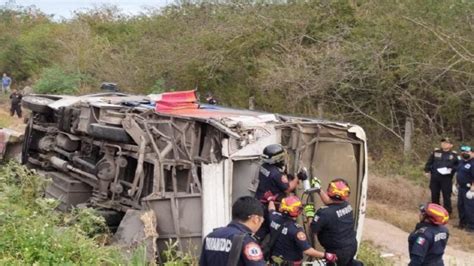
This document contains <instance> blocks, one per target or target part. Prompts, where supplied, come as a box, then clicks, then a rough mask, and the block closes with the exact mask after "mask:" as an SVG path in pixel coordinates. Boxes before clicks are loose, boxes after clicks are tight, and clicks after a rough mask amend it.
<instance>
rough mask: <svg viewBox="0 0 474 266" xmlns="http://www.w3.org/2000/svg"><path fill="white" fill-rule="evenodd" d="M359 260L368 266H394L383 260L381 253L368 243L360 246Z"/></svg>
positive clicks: (365, 242) (363, 242)
mask: <svg viewBox="0 0 474 266" xmlns="http://www.w3.org/2000/svg"><path fill="white" fill-rule="evenodd" d="M357 259H358V260H360V261H362V262H363V263H364V265H367V266H379V265H393V263H392V262H390V261H389V260H387V259H384V258H381V257H380V252H379V251H378V250H377V249H376V248H375V247H374V246H373V245H372V244H371V243H369V242H367V241H362V243H361V244H360V246H359V252H358V253H357Z"/></svg>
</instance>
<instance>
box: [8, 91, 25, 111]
mask: <svg viewBox="0 0 474 266" xmlns="http://www.w3.org/2000/svg"><path fill="white" fill-rule="evenodd" d="M21 98H23V96H22V95H21V93H19V92H18V91H17V90H16V89H13V92H12V94H10V101H11V107H10V116H14V115H15V113H16V115H17V116H18V118H21Z"/></svg>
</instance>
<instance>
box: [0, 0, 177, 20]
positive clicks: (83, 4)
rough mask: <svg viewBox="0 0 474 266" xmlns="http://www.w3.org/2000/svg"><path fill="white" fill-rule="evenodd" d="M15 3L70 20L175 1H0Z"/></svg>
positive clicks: (131, 13) (130, 11)
mask: <svg viewBox="0 0 474 266" xmlns="http://www.w3.org/2000/svg"><path fill="white" fill-rule="evenodd" d="M7 2H14V3H16V4H17V5H20V6H31V5H34V6H36V7H37V8H39V9H40V10H41V11H43V12H44V13H46V14H49V15H51V14H54V15H55V18H61V17H64V18H70V17H72V11H74V10H84V9H89V8H93V7H95V6H101V5H104V4H112V5H115V6H117V7H118V8H119V9H120V10H122V11H123V12H124V13H125V14H129V15H133V14H138V13H139V12H140V11H143V8H146V7H152V8H159V7H163V6H165V5H167V4H168V3H173V2H174V1H173V0H36V1H34V0H0V3H1V4H5V3H7Z"/></svg>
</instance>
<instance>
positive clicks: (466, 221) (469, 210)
mask: <svg viewBox="0 0 474 266" xmlns="http://www.w3.org/2000/svg"><path fill="white" fill-rule="evenodd" d="M461 158H462V160H461V161H460V162H459V165H458V171H457V174H456V181H457V183H458V206H457V207H458V211H459V228H461V229H466V230H467V231H471V232H474V152H473V151H472V147H470V146H467V145H463V146H461Z"/></svg>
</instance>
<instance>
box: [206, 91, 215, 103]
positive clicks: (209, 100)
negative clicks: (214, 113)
mask: <svg viewBox="0 0 474 266" xmlns="http://www.w3.org/2000/svg"><path fill="white" fill-rule="evenodd" d="M206 102H207V103H208V104H212V105H216V104H217V100H216V99H215V98H214V96H212V94H210V93H208V94H207V95H206Z"/></svg>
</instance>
